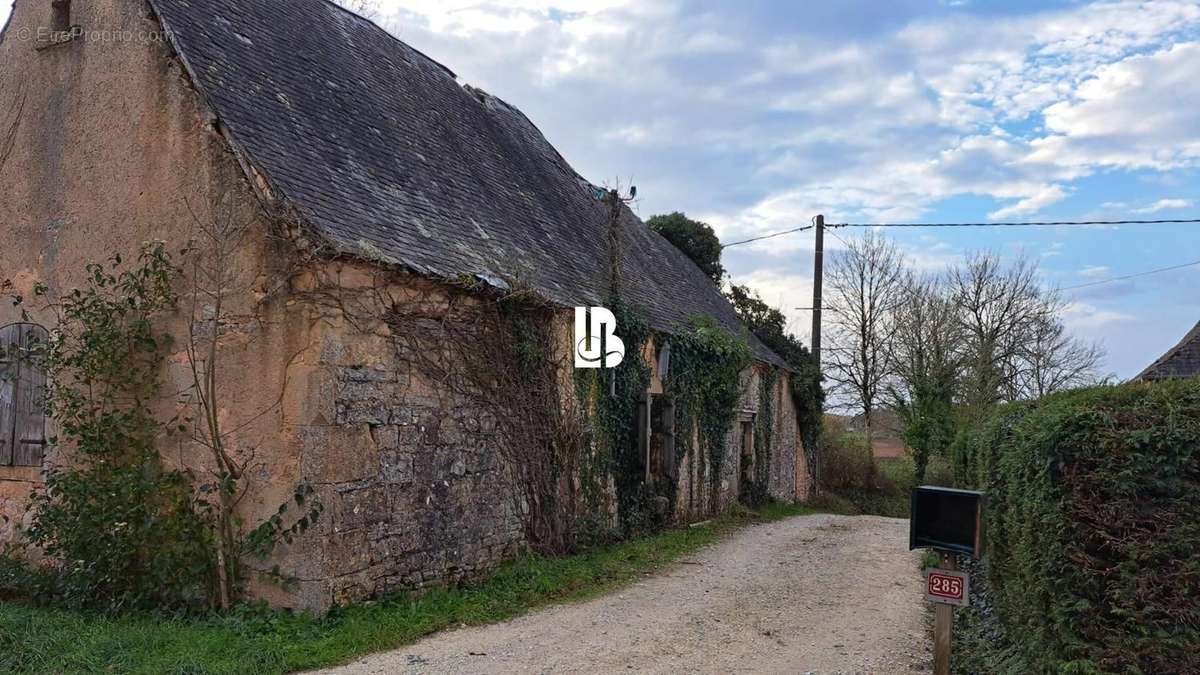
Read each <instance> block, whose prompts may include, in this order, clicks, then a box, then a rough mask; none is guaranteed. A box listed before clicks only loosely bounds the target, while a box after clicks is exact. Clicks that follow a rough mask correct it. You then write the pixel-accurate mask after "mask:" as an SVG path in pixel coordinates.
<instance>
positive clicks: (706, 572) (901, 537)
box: [326, 515, 931, 674]
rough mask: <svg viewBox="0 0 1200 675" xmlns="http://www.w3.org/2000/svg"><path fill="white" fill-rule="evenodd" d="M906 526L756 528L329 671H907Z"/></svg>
mask: <svg viewBox="0 0 1200 675" xmlns="http://www.w3.org/2000/svg"><path fill="white" fill-rule="evenodd" d="M907 548H908V521H907V520H899V519H895V518H878V517H874V516H854V517H850V516H832V515H816V516H800V517H795V518H790V519H787V520H783V521H779V522H776V523H770V524H764V525H755V526H751V527H748V528H745V529H744V530H742V531H740V532H738V533H737V534H735V535H733V536H732V537H730V538H728V539H726V540H724V541H722V542H721V543H719V544H716V545H714V546H712V547H709V548H707V549H704V550H702V551H700V552H699V553H697V554H695V555H693V556H691V557H690V558H687V559H685V560H684V561H682V562H681V563H680V564H677V565H675V566H673V567H671V568H669V569H668V570H667V571H665V572H663V573H662V574H660V575H658V576H654V577H648V578H647V579H646V580H645V581H641V582H639V583H637V584H634V585H632V586H629V587H627V588H625V589H623V590H622V591H621V592H619V593H614V594H612V595H609V596H605V597H602V598H597V599H594V600H590V601H587V602H583V603H579V604H573V605H562V606H559V607H553V608H550V609H546V610H543V611H539V612H536V613H534V614H530V615H527V616H524V617H521V618H518V619H514V620H512V621H508V622H505V623H501V624H496V625H492V626H481V627H474V628H464V629H461V630H456V631H450V632H447V633H442V634H439V635H434V636H431V637H429V638H427V639H425V640H423V641H421V642H418V643H416V644H413V645H410V646H408V647H404V648H401V649H399V650H397V651H393V652H386V653H381V654H375V655H372V656H368V657H366V658H364V659H361V660H359V661H356V662H354V663H352V664H350V665H347V666H344V667H342V668H339V669H335V670H331V671H326V672H331V673H360V674H365V673H576V672H587V673H629V672H639V673H683V672H703V673H735V672H737V673H807V672H817V673H904V672H913V671H919V670H923V669H928V667H929V666H928V664H929V663H930V660H931V656H930V647H929V639H928V635H927V630H926V627H925V609H924V601H923V600H922V598H921V577H920V574H919V573H918V571H917V560H918V558H917V555H916V554H915V553H910V552H909V551H908V550H907Z"/></svg>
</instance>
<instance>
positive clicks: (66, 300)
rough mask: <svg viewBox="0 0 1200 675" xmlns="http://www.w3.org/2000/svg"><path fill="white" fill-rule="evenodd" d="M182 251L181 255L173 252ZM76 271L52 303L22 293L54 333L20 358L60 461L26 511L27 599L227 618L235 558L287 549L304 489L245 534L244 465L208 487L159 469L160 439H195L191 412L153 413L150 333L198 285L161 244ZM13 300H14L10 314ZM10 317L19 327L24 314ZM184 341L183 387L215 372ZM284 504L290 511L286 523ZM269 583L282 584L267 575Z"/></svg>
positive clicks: (241, 567) (305, 506) (304, 501)
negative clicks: (33, 378) (39, 567)
mask: <svg viewBox="0 0 1200 675" xmlns="http://www.w3.org/2000/svg"><path fill="white" fill-rule="evenodd" d="M194 253H195V250H194V249H191V248H189V249H186V250H185V251H183V252H182V253H181V255H184V256H187V255H192V254H194ZM85 272H86V275H85V283H84V285H83V287H81V288H78V289H74V290H72V291H70V292H68V293H66V294H65V295H63V296H61V297H57V298H55V297H51V291H50V289H49V288H48V287H47V286H45V285H38V286H36V287H35V288H34V295H35V297H36V298H39V299H42V300H43V301H44V302H45V305H44V306H43V307H42V308H41V311H42V312H44V313H45V314H48V315H51V316H53V317H54V330H53V331H52V332H51V333H50V338H49V340H47V341H45V342H42V343H40V344H37V345H34V346H33V347H32V348H31V349H29V350H28V351H29V352H30V353H28V354H25V355H22V356H23V358H30V359H34V360H36V361H37V362H38V364H39V365H40V367H41V368H42V369H44V371H45V373H46V375H47V386H46V391H45V393H44V395H43V396H42V397H41V398H42V400H40V401H38V402H37V403H38V404H39V405H41V406H42V407H43V408H44V409H45V411H46V413H47V415H48V416H49V417H50V418H52V419H53V420H54V422H55V423H56V425H57V428H58V430H59V435H58V436H57V437H54V438H50V439H48V443H49V445H50V446H52V448H53V449H54V450H55V451H56V452H58V451H65V452H68V453H70V454H69V457H60V460H67V461H58V462H55V463H54V464H53V465H52V466H51V467H50V468H49V469H48V470H47V473H46V482H45V488H44V489H43V490H41V491H39V492H38V493H36V494H35V495H34V497H33V499H32V501H31V504H30V509H31V510H32V512H33V514H32V526H31V527H30V528H29V530H28V531H27V532H26V534H27V541H26V542H25V543H27V544H32V545H33V546H35V547H38V548H40V549H41V550H42V551H43V552H44V553H46V554H48V555H49V557H50V559H51V560H52V561H53V563H54V564H53V565H52V566H51V569H49V570H48V571H47V572H46V573H39V574H31V576H30V578H31V579H36V580H37V582H38V583H37V585H36V586H35V587H33V588H30V589H28V590H29V591H30V592H31V593H32V594H33V595H34V596H35V597H36V598H37V599H39V600H47V601H54V602H58V603H61V604H66V605H68V606H75V607H89V608H97V609H101V610H104V611H110V612H115V611H127V610H160V611H162V610H165V611H172V612H177V611H195V610H200V609H205V608H209V607H219V608H225V609H227V608H229V607H230V605H231V604H232V603H233V602H235V601H236V600H238V596H239V595H240V594H241V592H242V590H243V584H244V582H245V581H246V566H245V564H244V563H245V559H246V558H248V557H258V558H266V557H267V556H268V555H269V554H270V553H271V552H272V551H273V550H274V548H275V546H276V545H277V544H279V543H280V542H284V541H286V542H291V541H292V540H293V538H294V537H295V536H297V535H299V534H300V533H302V532H304V531H305V530H307V529H308V528H309V527H310V526H311V525H312V524H313V523H314V522H315V521H316V519H317V518H318V517H319V515H320V513H321V511H322V507H321V505H320V503H319V501H318V500H316V499H315V495H314V494H313V490H312V488H311V487H310V486H308V485H307V484H300V485H298V486H297V487H296V489H295V495H294V498H293V499H292V500H289V502H286V503H284V504H282V505H281V506H280V507H279V509H278V510H277V512H276V513H275V514H274V515H272V516H271V517H270V518H267V519H266V520H264V521H263V522H262V523H260V524H258V525H257V526H254V527H252V528H244V527H243V526H244V525H245V523H243V522H242V521H241V519H240V518H238V517H237V516H236V515H235V514H234V513H233V506H234V505H236V503H237V501H238V500H239V499H240V498H241V496H243V495H244V493H245V491H246V485H245V481H244V480H243V478H244V475H245V473H246V472H247V469H248V468H250V466H251V464H250V462H251V460H250V459H246V460H244V461H240V462H235V461H234V460H232V459H230V461H231V462H233V463H231V464H229V465H225V466H221V468H219V469H217V470H212V471H210V472H209V475H208V478H209V480H207V481H206V480H204V479H203V478H202V477H201V476H200V475H197V472H196V471H194V470H193V469H191V468H187V469H183V468H171V467H169V466H167V465H166V464H165V463H164V462H163V459H162V455H161V454H160V448H161V446H162V443H163V442H164V441H165V440H166V439H168V438H170V437H175V438H182V439H186V440H192V441H195V440H196V438H195V429H196V428H197V427H200V426H202V425H203V423H202V422H201V423H196V419H195V415H193V413H195V410H194V409H193V408H192V406H185V407H184V408H183V409H181V410H179V411H178V412H177V413H176V414H173V415H172V414H170V413H168V412H164V408H166V407H167V404H166V403H165V401H166V400H168V399H167V397H166V396H165V395H164V392H163V386H162V385H163V383H162V372H163V368H164V365H165V363H166V360H167V357H168V355H169V354H171V353H172V351H173V348H174V345H175V339H174V337H173V336H172V334H171V333H169V332H166V331H165V330H163V328H162V326H163V324H164V323H165V322H167V321H168V320H169V319H170V318H172V317H173V316H176V315H177V311H178V309H179V300H180V297H179V294H178V292H177V290H176V289H177V288H178V287H180V286H181V285H182V284H183V283H184V282H186V281H191V282H193V284H195V283H196V279H190V280H189V279H187V278H186V275H185V274H184V272H183V270H182V269H181V268H179V267H177V266H176V264H175V263H174V261H173V259H172V256H171V254H170V253H169V252H168V251H167V250H166V247H165V245H164V244H162V243H161V242H154V243H149V244H145V245H144V246H143V247H142V249H141V252H140V254H139V256H138V258H137V260H136V264H135V265H127V264H126V263H125V261H123V260H122V259H121V257H120V256H113V257H112V258H110V259H109V260H108V261H105V262H104V263H91V264H88V265H87V266H86V268H85ZM3 287H4V288H6V289H11V288H12V284H11V283H8V284H5V285H4V286H3ZM24 302H25V299H24V298H22V297H15V298H14V303H15V304H16V305H18V306H23V305H24ZM22 315H23V318H25V319H26V320H28V318H29V315H28V312H27V311H26V310H25V309H22ZM193 319H194V320H195V319H196V317H193ZM221 320H222V315H221V313H220V309H219V307H217V308H216V309H215V310H214V311H211V312H210V322H211V323H212V324H213V326H214V328H213V330H211V331H210V333H211V334H212V335H214V336H215V335H216V334H217V330H216V329H215V326H216V325H218V324H219V322H220V321H221ZM197 321H198V320H195V321H194V322H193V323H196V322H197ZM189 337H190V338H191V344H189V345H188V346H187V349H188V352H187V353H188V354H189V355H190V356H193V358H192V359H191V360H192V367H193V369H194V370H193V372H194V373H195V374H196V379H197V382H194V383H193V386H194V387H197V388H199V387H201V386H202V385H201V384H200V383H199V382H198V380H200V379H201V377H200V374H201V373H204V372H211V371H210V370H209V369H210V368H212V367H213V363H214V362H213V360H211V359H209V360H208V361H207V362H206V363H204V364H198V363H197V362H196V359H195V358H194V354H195V353H196V352H195V335H190V336H189ZM214 350H215V346H214ZM205 379H206V380H207V381H208V382H209V385H210V386H208V387H205V388H204V391H205V392H206V395H208V396H210V398H209V399H208V400H209V401H212V400H215V399H213V398H211V396H212V395H213V394H214V393H215V391H216V384H215V383H216V380H215V378H205ZM186 393H187V392H178V394H179V395H182V394H186ZM201 445H203V443H201ZM186 446H187V443H186V442H184V443H181V447H186ZM184 463H185V464H187V465H189V466H191V465H193V464H195V463H194V462H190V461H187V462H184ZM227 466H229V467H236V473H234V472H231V471H229V470H227ZM292 502H294V503H295V504H296V505H298V506H300V507H301V508H302V513H300V514H299V515H289V514H287V513H286V512H287V511H288V509H289V507H290V506H291V504H292ZM245 529H248V530H249V531H248V532H245V531H244V530H245ZM268 576H272V577H274V578H276V579H285V580H286V578H285V577H284V576H283V575H281V574H280V573H279V572H278V570H273V571H272V572H271V573H268Z"/></svg>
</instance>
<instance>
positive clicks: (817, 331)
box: [812, 216, 825, 372]
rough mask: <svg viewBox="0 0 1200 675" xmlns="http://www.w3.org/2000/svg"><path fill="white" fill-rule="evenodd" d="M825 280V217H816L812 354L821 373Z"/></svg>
mask: <svg viewBox="0 0 1200 675" xmlns="http://www.w3.org/2000/svg"><path fill="white" fill-rule="evenodd" d="M824 280H825V216H817V245H816V250H815V251H814V257H813V309H812V312H813V318H812V354H813V361H815V362H816V364H817V372H820V371H821V287H822V286H823V285H824Z"/></svg>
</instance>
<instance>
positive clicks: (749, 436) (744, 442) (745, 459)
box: [740, 419, 754, 495]
mask: <svg viewBox="0 0 1200 675" xmlns="http://www.w3.org/2000/svg"><path fill="white" fill-rule="evenodd" d="M741 426H742V428H741V432H742V433H741V450H742V452H741V466H742V472H741V476H740V478H741V492H742V494H743V495H747V494H748V492H747V491H748V490H749V489H750V485H752V484H753V483H754V420H753V419H751V420H743V421H742V425H741Z"/></svg>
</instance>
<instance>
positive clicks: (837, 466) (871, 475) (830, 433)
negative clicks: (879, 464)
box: [820, 418, 877, 491]
mask: <svg viewBox="0 0 1200 675" xmlns="http://www.w3.org/2000/svg"><path fill="white" fill-rule="evenodd" d="M820 447H821V487H822V488H824V489H826V490H833V491H839V490H857V489H871V488H874V487H875V484H876V482H877V476H876V473H875V463H874V461H872V457H871V449H870V448H868V447H867V439H866V437H865V436H864V435H863V434H857V433H850V432H847V431H846V428H845V422H843V421H841V420H839V419H837V418H832V419H826V421H825V425H824V427H823V428H822V432H821V445H820Z"/></svg>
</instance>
